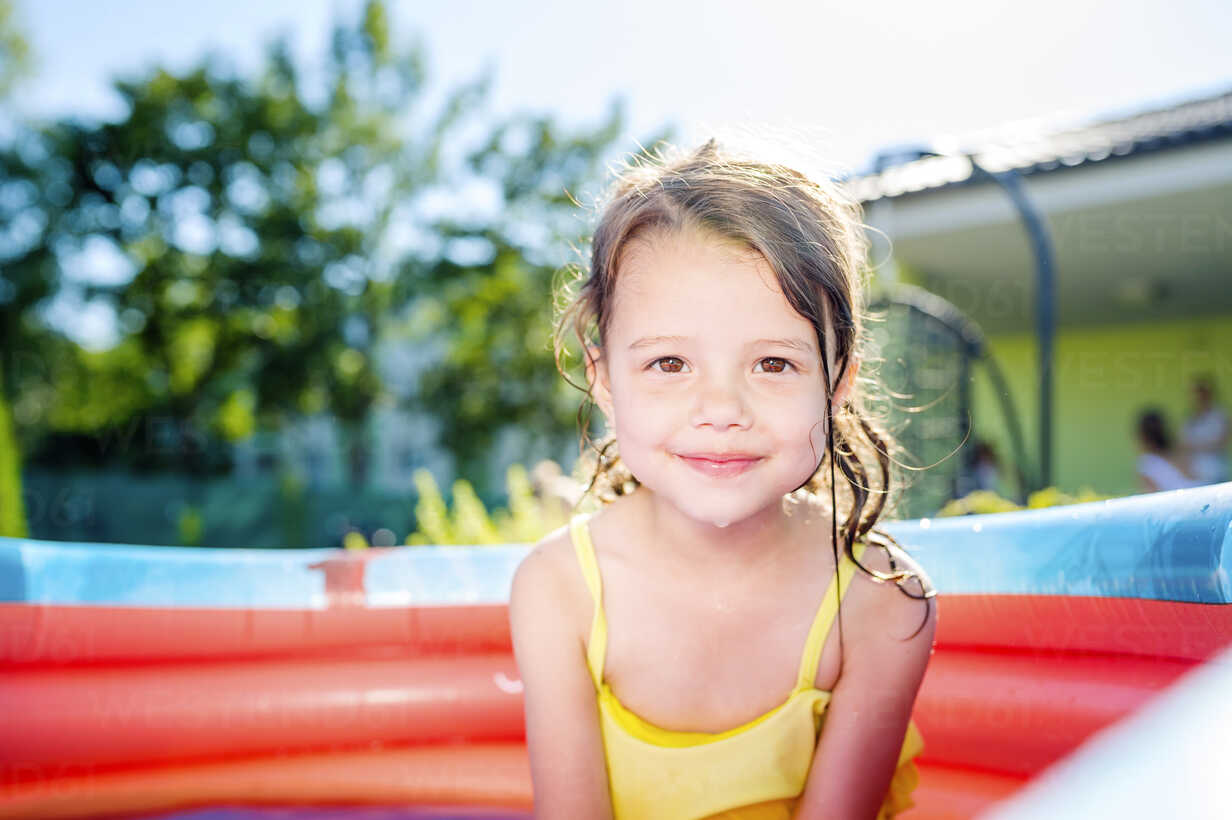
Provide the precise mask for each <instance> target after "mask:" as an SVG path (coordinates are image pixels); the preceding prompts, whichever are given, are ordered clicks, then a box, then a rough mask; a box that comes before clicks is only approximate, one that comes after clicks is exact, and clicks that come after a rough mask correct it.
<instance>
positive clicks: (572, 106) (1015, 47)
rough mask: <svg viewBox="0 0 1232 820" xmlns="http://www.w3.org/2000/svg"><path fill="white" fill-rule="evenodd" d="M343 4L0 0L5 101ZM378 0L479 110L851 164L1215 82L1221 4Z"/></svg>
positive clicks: (1222, 82) (99, 92)
mask: <svg viewBox="0 0 1232 820" xmlns="http://www.w3.org/2000/svg"><path fill="white" fill-rule="evenodd" d="M361 5H362V2H361V0H196V2H183V0H159V1H158V2H154V1H153V0H106V2H96V0H17V21H18V24H19V25H20V26H21V27H22V28H23V29H24V30H25V32H26V33H27V35H28V37H29V39H30V41H31V44H32V46H33V48H34V51H35V54H36V57H37V58H38V71H37V73H36V75H35V76H34V77H33V78H32V79H31V80H29V81H28V82H27V83H26V85H25V87H24V88H23V89H22V90H21V91H20V92H19V96H18V98H17V104H18V106H19V110H20V111H21V112H23V113H25V114H27V115H34V116H56V115H59V114H64V113H69V112H75V113H79V114H83V115H86V116H108V115H109V114H114V113H115V112H116V111H117V106H118V101H117V99H116V97H115V96H114V94H113V93H112V92H111V91H110V90H109V85H108V80H109V78H110V77H112V76H114V75H116V74H131V73H133V72H134V71H137V70H140V69H141V68H142V67H144V66H148V65H151V64H154V63H160V64H163V65H167V66H170V67H172V68H184V67H187V66H189V65H191V64H193V63H194V61H195V60H196V59H198V58H199V57H200V56H201V55H202V54H203V53H204V52H205V51H206V49H208V48H214V49H216V50H219V51H222V52H225V53H226V54H228V55H230V56H231V57H232V58H233V59H234V60H235V61H236V62H237V63H238V64H239V65H240V66H245V65H254V64H255V63H256V62H257V58H258V56H259V54H260V51H261V48H262V44H263V43H264V42H265V41H267V40H268V39H269V38H270V37H271V36H273V34H275V33H276V32H278V31H287V32H289V33H290V34H291V36H292V40H293V43H294V45H295V49H296V52H297V53H298V54H299V55H301V57H302V58H303V59H304V60H305V61H306V62H308V61H312V60H315V59H316V58H317V56H318V55H319V54H321V53H322V52H323V49H324V45H325V41H326V36H327V32H328V30H329V25H330V22H331V21H332V20H333V19H334V18H335V16H336V15H337V14H349V15H354V14H356V13H357V12H358V9H359V8H360V6H361ZM389 5H390V7H391V8H392V10H393V13H394V18H395V22H396V32H397V35H398V36H400V37H404V38H415V37H417V38H420V39H422V40H423V41H424V42H425V44H426V45H427V47H428V54H429V62H430V68H431V70H432V77H433V78H434V83H433V88H434V91H435V92H436V93H440V91H441V89H443V88H446V87H451V86H453V85H456V84H457V83H459V82H461V81H463V80H465V79H468V78H472V77H474V76H476V75H477V74H478V73H479V71H480V69H481V68H482V67H483V66H484V65H485V64H486V63H491V64H493V65H494V66H495V67H496V69H497V82H496V85H495V88H494V95H493V107H494V109H495V110H496V111H497V112H508V111H512V110H514V109H530V110H535V111H550V112H554V113H555V114H556V115H557V116H558V117H559V118H560V119H561V120H563V121H565V122H572V123H587V122H596V121H598V119H599V118H600V116H601V115H602V113H603V111H604V110H605V109H606V106H607V104H608V102H609V101H610V99H611V98H612V97H613V96H615V95H617V94H620V95H623V96H624V97H625V98H626V100H627V104H628V111H629V113H630V115H631V121H632V122H631V125H632V127H631V133H630V135H629V136H630V140H631V138H632V137H634V136H644V135H646V134H648V133H650V132H651V131H652V130H653V129H654V128H655V127H656V126H657V125H658V124H659V123H662V122H664V121H668V120H671V121H675V122H676V123H678V124H680V125H681V126H682V141H685V142H691V141H694V140H699V139H702V138H704V137H705V136H709V135H710V134H711V133H718V134H720V135H735V136H737V137H739V136H740V134H747V133H749V132H750V131H753V132H755V131H757V130H758V129H763V130H765V131H766V132H767V133H768V134H770V136H771V137H772V138H774V139H778V140H780V141H784V142H785V143H787V142H790V143H794V144H795V145H796V146H797V147H798V146H801V145H806V146H808V150H809V151H811V152H813V153H815V154H816V155H817V157H818V158H819V162H822V163H824V164H827V165H828V166H830V167H833V168H836V169H837V168H850V167H861V166H863V165H864V164H865V163H867V162H868V160H869V159H870V158H871V156H872V155H873V153H874V152H875V151H876V150H877V149H878V148H879V147H883V146H887V145H892V144H901V143H908V142H912V143H914V142H920V141H923V140H930V139H936V138H939V137H945V136H947V135H950V136H955V135H956V136H960V137H961V136H964V135H971V134H973V133H976V132H986V131H989V130H990V129H999V128H1002V127H1004V126H1006V125H1007V124H1017V125H1018V126H1023V127H1030V126H1031V125H1032V124H1035V125H1038V124H1040V122H1041V121H1042V122H1044V123H1051V122H1065V121H1073V120H1081V119H1085V118H1089V117H1091V116H1094V115H1097V114H1106V113H1116V112H1129V111H1133V110H1135V109H1137V108H1139V107H1141V106H1144V105H1148V104H1152V103H1159V102H1168V101H1171V100H1174V99H1178V98H1182V97H1188V96H1196V95H1198V94H1201V93H1204V92H1211V91H1216V90H1221V89H1223V88H1226V87H1229V86H1232V48H1229V47H1228V43H1230V42H1232V5H1230V4H1228V3H1227V2H1224V0H1173V2H1163V1H1162V0H1147V2H1146V3H1145V4H1125V3H1123V2H1117V3H1114V2H1110V0H1091V1H1090V2H1082V0H1036V2H1031V3H1021V2H1020V3H1005V2H997V0H985V1H984V2H974V1H973V2H939V3H932V4H928V3H906V2H896V3H892V2H885V0H863V1H862V2H850V1H849V2H844V3H835V2H827V1H825V0H822V1H820V2H816V1H815V2H809V3H791V2H785V0H763V2H761V3H759V4H756V5H755V4H751V3H747V2H735V0H709V2H707V3H705V4H699V3H674V2H670V1H669V0H653V2H652V1H651V0H624V1H623V2H621V3H586V2H576V0H570V1H569V2H566V0H546V1H545V2H537V3H509V2H503V1H502V2H496V0H452V1H451V2H446V3H422V2H408V1H407V0H401V1H399V0H391V2H390V4H389ZM755 8H756V9H757V10H756V11H754V10H753V9H755ZM743 138H745V139H747V137H743ZM628 148H629V149H630V150H632V149H634V148H635V146H634V145H633V144H632V142H631V141H630V144H629V146H628ZM788 150H792V149H788Z"/></svg>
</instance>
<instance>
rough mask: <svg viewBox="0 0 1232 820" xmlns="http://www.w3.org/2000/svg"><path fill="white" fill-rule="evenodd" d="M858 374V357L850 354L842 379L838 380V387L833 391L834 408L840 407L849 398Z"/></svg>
mask: <svg viewBox="0 0 1232 820" xmlns="http://www.w3.org/2000/svg"><path fill="white" fill-rule="evenodd" d="M859 374H860V357H859V356H857V355H855V354H852V356H851V357H850V360H849V361H848V363H847V370H846V371H845V372H844V373H843V377H842V378H841V379H839V383H838V387H836V388H835V390H834V398H833V402H832V406H833V407H835V408H839V407H842V406H843V405H844V404H845V403H846V402H847V400H848V398H850V397H851V391H852V389H854V388H855V384H856V377H857V376H858V375H859Z"/></svg>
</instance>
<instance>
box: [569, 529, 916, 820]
mask: <svg viewBox="0 0 1232 820" xmlns="http://www.w3.org/2000/svg"><path fill="white" fill-rule="evenodd" d="M588 523H589V517H588V516H585V515H578V516H575V517H574V518H573V520H572V522H571V524H570V533H571V535H572V537H573V546H574V549H575V550H576V551H577V555H578V562H579V563H580V564H581V567H582V574H583V575H584V576H585V577H586V584H587V586H588V587H590V594H591V597H593V598H594V601H595V614H594V619H593V620H592V622H591V628H590V643H589V645H588V648H587V654H586V662H587V665H588V666H589V667H590V674H591V678H592V679H593V680H594V683H595V689H596V691H597V693H598V699H599V715H600V722H601V727H602V732H603V746H604V752H605V755H606V759H607V770H608V782H609V785H610V789H611V794H612V810H613V813H614V816H615V818H616V820H695V819H696V818H724V820H771V818H773V820H788V818H790V817H791V814H792V811H793V810H794V808H795V805H796V803H797V801H798V799H799V797H800V794H801V792H803V791H804V784H805V781H806V780H807V778H808V772H809V767H810V765H811V764H812V761H813V752H814V750H815V749H816V744H817V740H818V737H819V736H820V733H821V728H822V723H823V722H824V717H825V710H826V706H827V705H828V704H829V702H830V692H828V691H825V690H822V689H817V688H815V687H814V686H813V683H814V681H815V680H816V677H817V664H818V663H819V661H820V660H821V650H822V647H823V646H824V645H825V640H826V635H827V634H828V633H829V631H830V625H831V623H832V622H833V620H834V616H835V612H836V605H835V600H834V581H833V580H831V582H830V587H829V589H827V591H826V595H825V597H824V598H823V599H822V603H821V607H820V609H818V611H817V615H816V617H815V618H814V619H813V626H812V628H811V629H810V630H809V634H808V640H807V641H805V644H804V656H803V657H802V658H801V660H800V672H799V675H798V676H797V680H796V688H795V689H793V690H792V691H791V695H790V696H789V697H788V698H787V700H786V701H784V702H783V703H781V704H779V705H778V706H776V707H775V708H774V709H771V710H770V711H769V712H767V713H765V714H764V715H761V716H760V717H757V718H754V719H753V720H751V721H749V722H748V723H745V724H744V725H742V726H737V727H735V728H734V729H728V730H726V731H723V732H715V733H711V732H677V731H671V730H668V729H664V728H662V727H659V726H656V725H654V724H653V723H650V722H648V721H646V720H644V719H642V718H641V717H639V716H638V715H636V714H634V713H633V712H631V711H629V710H628V709H626V708H625V707H624V705H623V704H621V703H620V701H618V700H617V699H616V696H615V695H614V694H613V693H612V690H611V689H610V688H609V687H608V685H607V684H606V683H604V681H603V677H602V675H603V662H604V655H605V650H606V648H607V622H606V620H605V618H604V615H603V594H602V584H601V583H600V579H599V565H598V562H597V561H596V560H595V548H594V545H593V544H592V543H591V540H590V531H589V526H588ZM864 546H865V545H864V544H863V543H859V544H856V546H855V548H854V550H855V555H856V558H857V559H858V558H859V557H860V555H861V554H862V553H863V551H864ZM841 566H842V570H841V571H840V573H839V579H838V580H839V582H840V587H839V596H840V597H841V596H843V595H845V594H846V592H847V588H848V586H849V585H850V583H851V578H852V575H853V573H854V572H855V566H854V565H852V563H851V560H850V559H849V558H847V557H846V556H845V555H844V556H843V562H842V565H841ZM923 748H924V744H923V740H922V738H921V737H920V733H919V730H918V729H917V728H916V725H915V721H911V722H910V723H909V724H908V726H907V734H906V737H905V738H904V739H903V747H902V751H901V752H900V753H899V757H898V769H897V770H896V771H895V772H894V778H893V780H892V781H891V783H890V789H889V792H888V793H887V795H886V799H885V802H884V803H883V804H882V807H881V811H880V812H879V813H878V815H877V817H878V820H884V818H888V817H892V816H893V815H895V814H897V813H898V812H901V811H903V810H905V809H907V808H910V807H911V806H913V805H914V802H913V801H912V799H911V791H912V790H913V789H914V788H915V786H916V783H917V782H918V780H919V776H918V774H917V772H916V768H915V763H914V761H913V758H914V757H915V756H916V755H918V754H919V753H920V752H921V751H922V750H923Z"/></svg>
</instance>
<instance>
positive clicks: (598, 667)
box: [569, 514, 607, 689]
mask: <svg viewBox="0 0 1232 820" xmlns="http://www.w3.org/2000/svg"><path fill="white" fill-rule="evenodd" d="M569 535H570V538H571V539H572V541H573V549H574V551H575V552H576V553H577V557H578V563H579V564H580V565H581V567H582V575H583V577H585V578H586V586H587V587H589V588H590V597H591V598H593V599H594V602H595V610H594V615H593V616H592V617H591V621H590V641H589V643H588V644H587V649H586V665H587V667H588V668H589V669H590V676H591V678H592V679H593V680H594V682H595V688H596V689H598V688H599V687H600V685H601V684H602V681H603V659H604V654H605V651H606V649H607V621H606V620H605V619H604V617H603V583H602V581H601V579H600V576H599V562H598V561H597V560H596V559H595V546H594V544H593V543H591V540H590V515H589V514H578V515H575V516H573V518H572V519H571V520H570V522H569Z"/></svg>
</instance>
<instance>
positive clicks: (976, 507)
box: [937, 487, 1114, 518]
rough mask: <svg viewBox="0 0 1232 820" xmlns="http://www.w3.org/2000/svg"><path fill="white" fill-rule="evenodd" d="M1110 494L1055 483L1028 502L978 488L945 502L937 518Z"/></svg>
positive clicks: (1055, 504) (1059, 503)
mask: <svg viewBox="0 0 1232 820" xmlns="http://www.w3.org/2000/svg"><path fill="white" fill-rule="evenodd" d="M1113 497H1114V496H1110V495H1100V494H1099V493H1097V492H1095V490H1093V489H1091V488H1090V487H1083V488H1082V489H1080V490H1079V491H1078V493H1077V494H1076V495H1071V494H1069V493H1064V492H1062V491H1061V490H1058V489H1057V488H1056V487H1045V488H1044V489H1042V490H1036V491H1035V492H1033V493H1031V494H1030V495H1029V496H1027V505H1026V506H1025V507H1024V506H1021V505H1019V504H1015V503H1014V502H1013V501H1011V500H1009V499H1008V498H1002V497H1001V496H999V495H997V494H996V493H994V492H992V491H991V490H976V491H975V492H972V493H968V494H967V495H965V496H963V497H962V498H955V499H954V500H953V501H950V502H948V503H946V505H945V506H944V507H942V508H941V510H940V511H939V512H938V513H937V517H938V518H945V517H948V516H955V515H983V514H985V513H999V512H1010V511H1012V510H1040V509H1043V508H1045V507H1063V506H1066V505H1068V504H1085V503H1086V502H1088V501H1102V500H1104V499H1105V498H1113Z"/></svg>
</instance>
